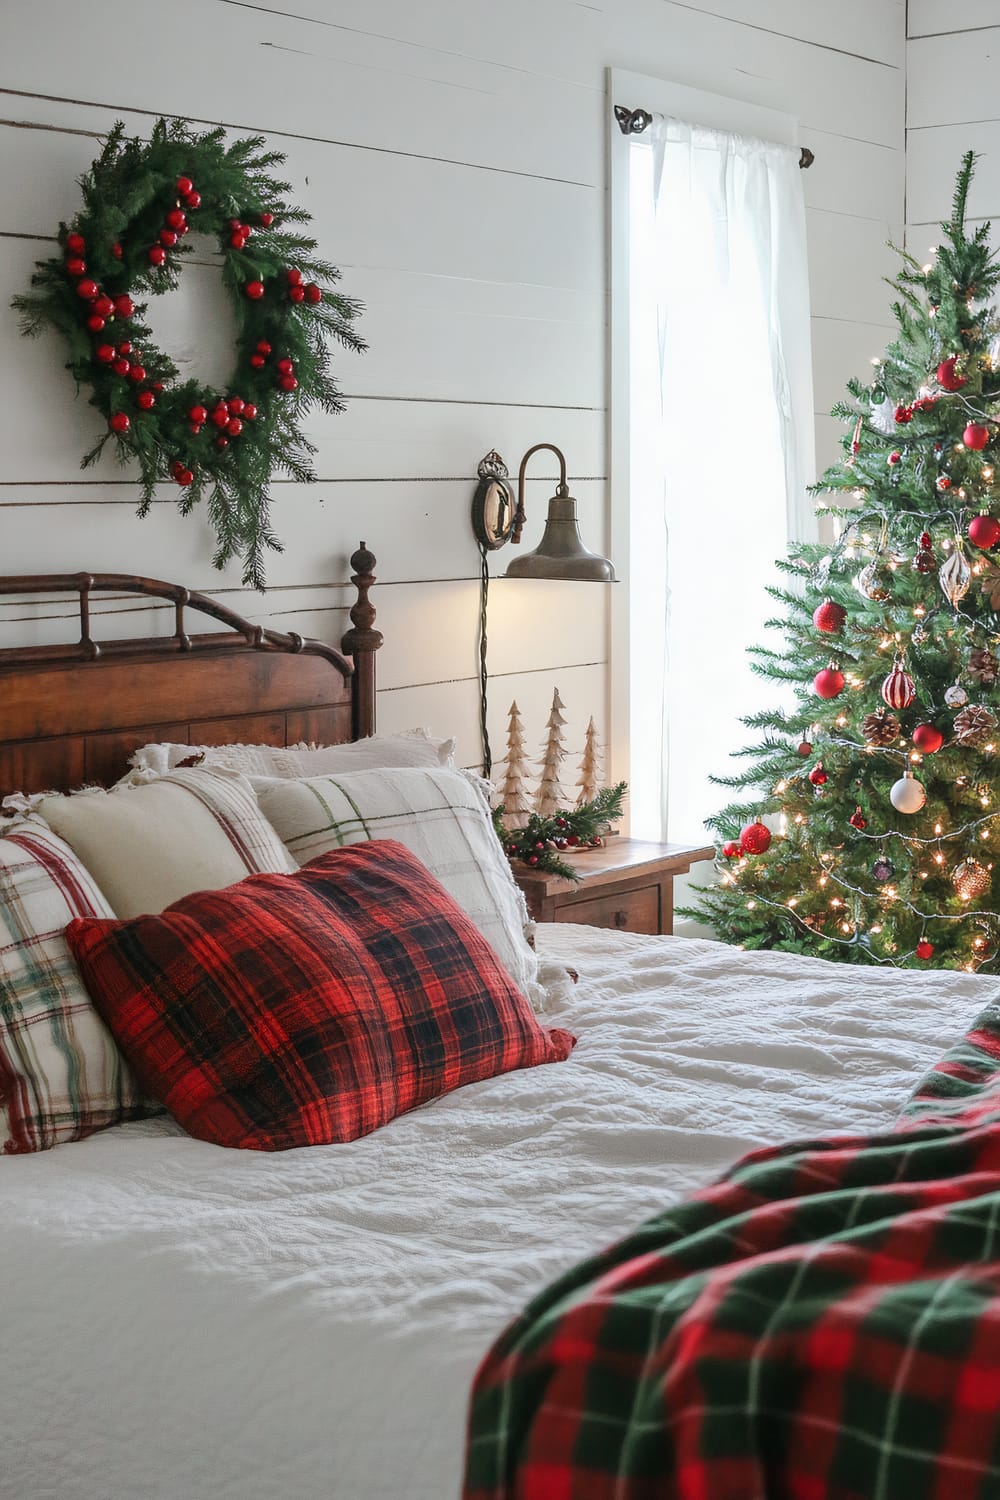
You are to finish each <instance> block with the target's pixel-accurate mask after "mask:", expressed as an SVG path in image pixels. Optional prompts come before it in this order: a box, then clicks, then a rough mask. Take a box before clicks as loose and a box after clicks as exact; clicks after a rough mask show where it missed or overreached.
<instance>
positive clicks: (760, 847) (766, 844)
mask: <svg viewBox="0 0 1000 1500" xmlns="http://www.w3.org/2000/svg"><path fill="white" fill-rule="evenodd" d="M770 847H771V830H770V828H768V826H767V824H766V823H760V822H757V823H748V824H747V825H746V827H745V828H744V829H743V831H742V832H741V834H740V851H741V852H742V853H743V854H765V853H766V852H767V850H768V849H770Z"/></svg>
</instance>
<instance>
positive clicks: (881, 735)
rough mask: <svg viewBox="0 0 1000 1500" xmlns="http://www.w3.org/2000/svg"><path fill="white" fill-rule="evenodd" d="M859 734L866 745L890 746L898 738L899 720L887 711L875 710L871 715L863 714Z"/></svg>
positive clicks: (882, 709) (883, 709)
mask: <svg viewBox="0 0 1000 1500" xmlns="http://www.w3.org/2000/svg"><path fill="white" fill-rule="evenodd" d="M861 733H862V734H863V735H864V737H865V743H866V744H868V745H891V744H893V742H894V741H895V740H897V739H898V738H899V720H898V719H897V718H896V715H895V714H891V713H890V712H889V711H888V709H885V708H877V709H876V710H875V712H874V713H873V714H865V717H864V721H863V723H862V725H861Z"/></svg>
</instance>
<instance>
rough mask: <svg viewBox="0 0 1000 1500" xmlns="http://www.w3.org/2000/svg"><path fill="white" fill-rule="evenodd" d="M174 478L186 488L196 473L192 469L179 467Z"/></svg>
mask: <svg viewBox="0 0 1000 1500" xmlns="http://www.w3.org/2000/svg"><path fill="white" fill-rule="evenodd" d="M174 479H175V480H176V481H177V483H178V484H179V485H180V486H181V488H182V489H186V488H187V486H188V485H189V484H190V483H191V482H192V480H193V479H194V474H193V473H192V471H191V470H190V469H178V470H177V472H176V473H175V474H174Z"/></svg>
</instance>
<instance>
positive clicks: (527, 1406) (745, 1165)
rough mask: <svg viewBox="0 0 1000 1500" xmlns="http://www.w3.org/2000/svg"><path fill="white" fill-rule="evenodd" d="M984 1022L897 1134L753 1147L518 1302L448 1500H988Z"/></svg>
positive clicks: (998, 1399)
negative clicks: (699, 1187)
mask: <svg viewBox="0 0 1000 1500" xmlns="http://www.w3.org/2000/svg"><path fill="white" fill-rule="evenodd" d="M998 1292H1000V1003H997V1004H993V1005H990V1006H989V1007H988V1008H987V1009H986V1010H984V1011H983V1012H982V1013H981V1015H980V1016H979V1017H978V1019H977V1021H976V1022H975V1023H974V1025H973V1027H972V1029H971V1030H970V1031H969V1032H968V1033H967V1035H966V1036H965V1037H964V1039H963V1040H962V1041H961V1042H960V1043H959V1045H957V1046H956V1047H954V1048H953V1049H952V1050H951V1051H950V1052H949V1053H947V1054H946V1056H945V1057H944V1058H943V1059H942V1060H941V1061H940V1062H939V1063H938V1064H937V1065H936V1066H935V1067H934V1068H933V1069H932V1071H931V1072H930V1073H929V1074H928V1075H927V1076H926V1077H925V1079H924V1080H923V1082H922V1083H921V1084H920V1085H919V1086H918V1088H917V1089H916V1091H915V1093H914V1094H913V1096H912V1098H911V1100H910V1102H909V1103H908V1104H907V1106H906V1107H905V1109H904V1111H903V1113H902V1115H901V1116H900V1118H899V1120H898V1121H897V1122H896V1124H895V1126H894V1127H893V1128H891V1129H888V1130H886V1131H884V1132H881V1133H878V1134H871V1135H840V1136H830V1137H826V1138H820V1139H814V1140H806V1141H799V1142H796V1143H794V1144H791V1145H785V1146H779V1147H769V1148H765V1149H763V1150H759V1151H755V1152H753V1153H752V1154H751V1155H749V1156H747V1157H744V1159H743V1160H742V1161H741V1162H739V1163H738V1164H737V1165H736V1166H735V1167H734V1168H732V1170H731V1171H729V1172H728V1173H726V1175H725V1176H723V1177H722V1178H721V1179H720V1180H719V1181H718V1182H716V1183H715V1184H714V1185H713V1186H711V1187H708V1188H706V1189H704V1190H703V1191H701V1192H698V1193H696V1194H695V1195H694V1196H692V1197H690V1198H689V1199H688V1200H687V1201H686V1202H684V1203H682V1204H681V1205H679V1206H677V1207H675V1208H672V1209H670V1210H669V1211H668V1212H666V1213H663V1214H660V1215H658V1216H657V1217H656V1218H653V1219H651V1220H649V1221H648V1222H647V1223H646V1224H644V1225H643V1226H642V1227H641V1228H640V1229H639V1230H638V1231H637V1232H636V1233H635V1234H633V1235H631V1236H630V1237H629V1238H627V1239H625V1240H623V1241H621V1242H620V1243H619V1244H617V1245H616V1246H614V1247H613V1248H612V1249H610V1250H608V1251H607V1252H605V1253H604V1254H602V1255H599V1256H597V1257H594V1258H592V1259H590V1260H588V1261H586V1262H585V1263H584V1264H583V1265H581V1266H580V1267H578V1268H577V1269H576V1270H574V1271H572V1272H571V1273H569V1274H568V1275H567V1276H564V1277H563V1278H562V1279H561V1280H559V1281H558V1282H556V1283H555V1285H554V1286H552V1287H551V1288H550V1289H549V1290H548V1291H546V1292H544V1293H543V1294H542V1295H541V1296H539V1297H536V1298H535V1299H534V1301H533V1302H531V1303H530V1305H529V1306H528V1308H527V1309H526V1311H525V1313H524V1314H523V1315H522V1316H521V1317H520V1318H519V1319H518V1320H517V1321H516V1322H515V1323H514V1324H513V1325H512V1326H511V1327H510V1328H509V1329H508V1330H507V1332H506V1333H505V1334H504V1335H503V1336H502V1337H501V1338H500V1340H499V1341H498V1342H497V1343H496V1345H495V1346H494V1348H493V1350H492V1351H491V1353H490V1354H489V1355H488V1356H487V1358H486V1360H485V1362H484V1364H483V1365H482V1367H481V1368H480V1371H479V1374H478V1376H477V1378H476V1382H475V1386H474V1390H473V1397H472V1406H471V1417H470V1431H469V1441H468V1452H467V1467H466V1478H465V1490H464V1494H465V1497H466V1500H515V1497H516V1500H611V1497H614V1500H653V1497H654V1496H655V1497H657V1500H667V1497H670V1500H763V1497H769V1500H770V1497H774V1500H778V1497H780V1500H862V1497H864V1500H901V1497H903V1496H905V1497H906V1500H958V1497H961V1500H994V1497H996V1496H997V1495H1000V1295H998Z"/></svg>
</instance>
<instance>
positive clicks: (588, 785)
mask: <svg viewBox="0 0 1000 1500" xmlns="http://www.w3.org/2000/svg"><path fill="white" fill-rule="evenodd" d="M579 769H580V774H579V776H578V777H577V778H576V784H577V786H578V787H579V788H580V795H579V796H578V797H577V799H576V805H577V807H582V806H583V804H584V803H585V802H593V800H594V798H595V797H596V796H597V789H598V787H599V786H600V784H601V781H602V779H603V777H602V775H601V772H602V769H603V767H602V766H601V752H600V748H599V746H598V744H597V725H596V724H595V723H594V719H593V715H591V719H590V723H589V724H588V725H587V736H586V739H585V740H584V745H583V758H582V760H581V761H580V768H579Z"/></svg>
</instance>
